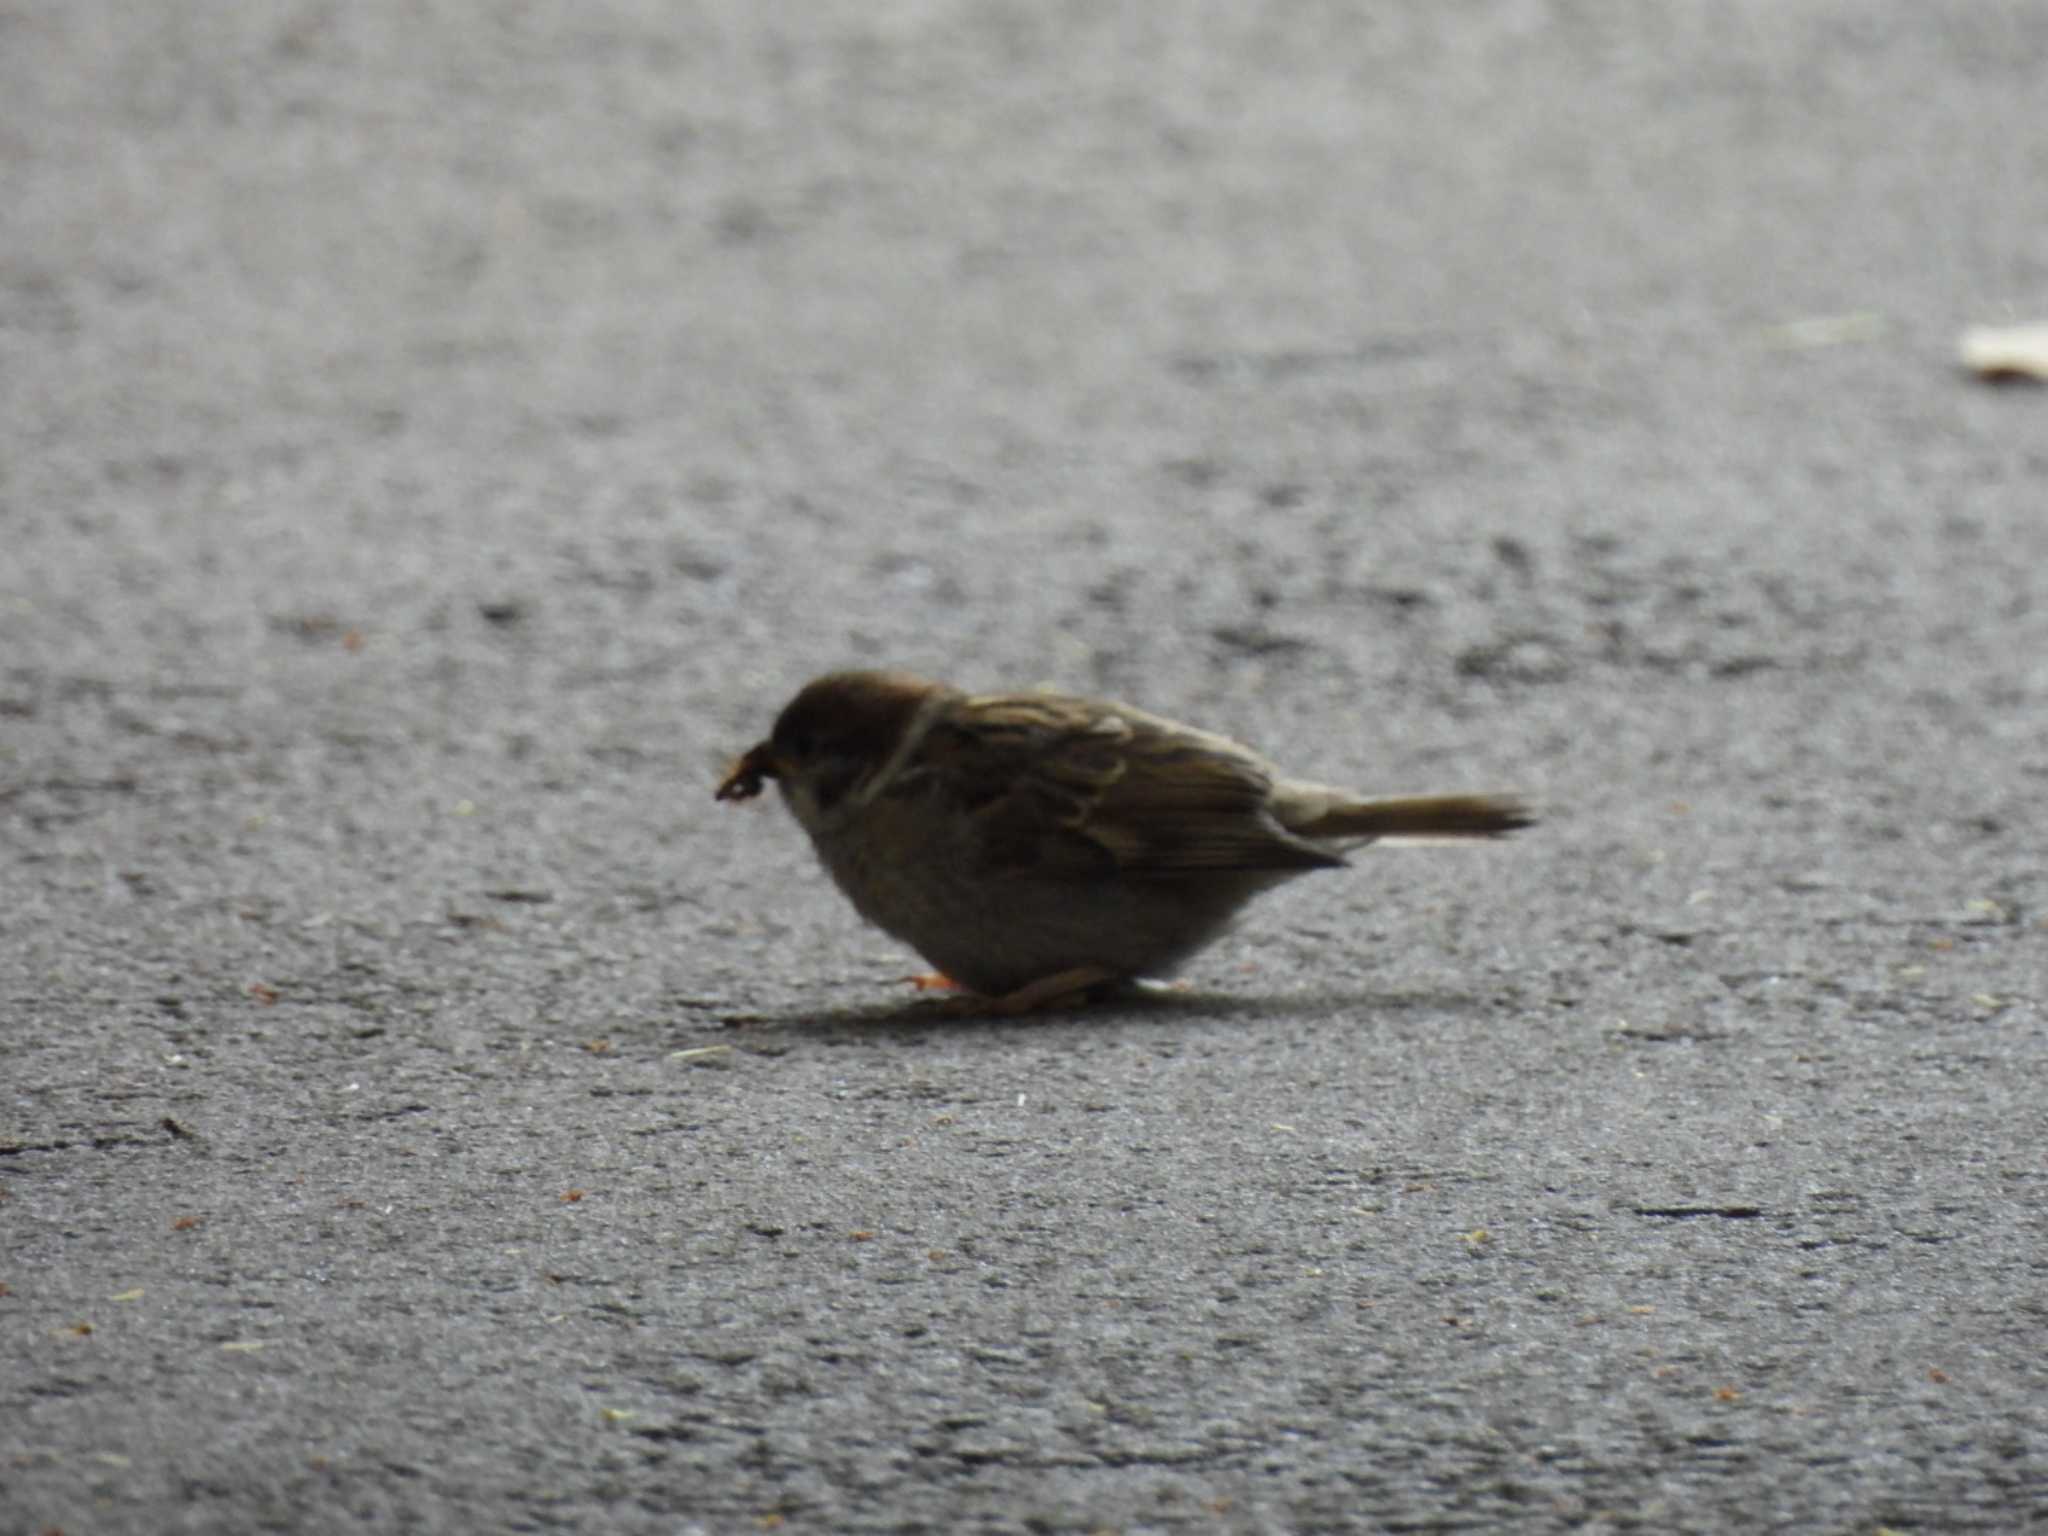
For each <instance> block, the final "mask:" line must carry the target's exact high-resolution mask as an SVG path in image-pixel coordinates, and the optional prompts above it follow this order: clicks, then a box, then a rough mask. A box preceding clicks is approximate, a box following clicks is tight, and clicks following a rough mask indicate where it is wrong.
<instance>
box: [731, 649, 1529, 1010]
mask: <svg viewBox="0 0 2048 1536" xmlns="http://www.w3.org/2000/svg"><path fill="white" fill-rule="evenodd" d="M768 779H774V780H776V781H777V782H778V783H779V784H780V785H781V786H782V796H783V799H784V801H785V802H787V804H788V806H789V808H790V811H791V812H792V813H793V814H794V815H795V816H796V819H797V821H798V822H800V823H801V824H802V826H803V828H804V830H805V831H806V832H808V833H810V835H811V842H812V843H813V844H814V845H815V846H816V848H817V851H818V857H819V858H820V859H821V860H823V861H824V865H825V868H826V869H827V871H829V872H830V874H831V876H832V878H833V879H834V880H835V881H837V882H838V885H839V888H840V889H841V890H842V891H844V892H845V893H846V894H847V896H848V897H850V898H851V899H852V901H853V904H854V906H855V907H857V908H858V909H859V910H860V914H861V916H863V917H865V918H866V919H867V920H868V921H869V922H871V923H873V924H875V926H877V927H878V928H881V929H884V930H885V931H887V932H888V933H891V934H893V935H894V936H895V937H897V938H898V939H901V940H902V941H903V942H904V943H906V944H908V945H909V946H910V947H911V948H912V949H914V950H916V951H917V952H918V953H919V954H920V955H922V956H924V958H925V959H926V960H928V961H930V962H931V963H932V964H933V965H935V966H937V967H938V968H939V970H940V972H941V973H943V979H944V981H943V982H941V983H939V984H944V982H950V983H951V984H953V985H957V986H961V987H965V988H969V989H972V990H973V991H975V992H978V993H981V994H983V995H984V996H985V997H986V998H987V999H988V1000H989V1002H990V1006H992V1007H993V1008H995V1009H997V1010H999V1011H1002V1012H1023V1011H1025V1010H1026V1009H1029V1008H1034V1007H1040V1006H1044V1005H1046V1004H1048V1003H1053V1002H1058V1001H1062V1000H1067V999H1070V998H1072V997H1074V996H1076V995H1079V994H1084V993H1087V992H1090V991H1092V990H1094V989H1096V988H1098V987H1100V986H1102V985H1104V984H1106V983H1112V982H1121V981H1126V980H1130V979H1133V978H1137V977H1152V976H1162V975H1165V974H1167V973H1169V972H1170V971H1172V969H1173V968H1174V967H1175V966H1177V965H1179V964H1180V963H1181V962H1182V961H1184V960H1186V959H1187V958H1188V956H1190V955H1192V954H1193V953H1194V952H1195V951H1196V950H1198V949H1200V948H1202V946H1204V945H1205V944H1208V943H1209V942H1210V941H1212V940H1213V939H1215V938H1216V937H1217V936H1218V935H1219V934H1220V933H1222V932H1223V930H1224V929H1225V928H1226V927H1227V926H1228V925H1229V923H1230V920H1231V919H1232V918H1233V917H1234V916H1235V915H1236V914H1237V911H1238V909H1239V908H1241V907H1242V906H1244V904H1245V903H1246V902H1248V901H1250V900H1251V899H1252V898H1253V897H1254V896H1257V895H1258V894H1259V893H1260V892H1262V891H1267V890H1271V889H1272V888H1273V887H1274V886H1276V885H1280V884H1282V883H1283V882H1285V881H1288V880H1292V879H1294V878H1295V877H1296V876H1297V875H1301V874H1305V873H1307V872H1308V871H1309V870H1313V869H1330V868H1334V867H1337V866H1340V865H1342V864H1343V863H1344V862H1345V860H1344V857H1343V853H1344V851H1345V850H1349V849H1353V848H1358V847H1362V846H1364V845H1365V844H1366V843H1370V842H1376V841H1380V840H1383V839H1388V840H1391V839H1419V840H1437V839H1447V838H1448V839H1469V838H1488V837H1499V836H1501V835H1502V834H1504V833H1508V832H1512V831H1514V830H1515V829H1516V828H1517V827H1525V826H1528V825H1529V824H1530V823H1531V822H1532V820H1533V819H1534V818H1533V817H1532V816H1531V815H1530V814H1529V812H1528V810H1527V809H1526V808H1525V807H1524V806H1523V804H1522V802H1521V801H1519V800H1517V799H1514V798H1512V797H1510V796H1503V795H1414V796H1400V797H1395V798H1390V799H1366V798H1362V797H1360V796H1357V795H1353V794H1349V793H1347V792H1345V791H1343V790H1340V789H1332V788H1330V787H1328V786H1327V785H1322V784H1311V783H1308V782H1306V781H1304V780H1300V779H1289V778H1284V777H1282V776H1281V774H1280V772H1279V770H1278V769H1276V768H1275V767H1274V766H1273V764H1271V763H1269V762H1268V761H1266V759H1265V758H1263V757H1261V756H1259V755H1258V754H1257V753H1256V752H1253V751H1251V750H1250V749H1249V748H1246V747H1242V746H1239V745H1238V744H1237V743H1236V742H1234V741H1231V740H1229V739H1228V738H1226V737H1222V736H1216V735H1212V734H1210V733H1209V732H1207V731H1198V730H1195V729H1193V728H1191V727H1189V726H1185V725H1178V724H1175V723H1174V722H1173V721H1171V720H1164V719H1161V718H1160V717H1159V716H1157V715H1151V714H1147V713H1145V712H1144V711H1143V710H1138V709H1132V708H1130V707H1129V706H1128V705H1124V704H1113V703H1109V702H1107V701H1105V700H1101V699H1089V698H1080V697H1076V696H1073V695H1069V694H1059V693H984V694H967V693H962V692H961V691H959V690H958V689H956V688H948V687H946V686H945V685H943V684H940V683H934V682H929V681H927V680H925V679H924V678H921V677H913V676H911V675H910V674H908V673H904V672H834V673H831V674H829V675H828V676H825V677H821V678H819V679H817V680H816V681H815V682H812V683H810V684H809V685H808V686H806V687H805V688H804V690H803V691H802V692H801V693H799V694H798V695H797V696H796V698H795V699H793V700H791V702H790V703H789V705H788V707H787V708H785V709H784V710H783V711H782V714H781V715H780V716H779V717H778V718H777V719H776V722H775V729H774V731H773V733H772V734H770V736H769V737H768V739H767V740H766V741H764V742H762V743H760V745H758V746H756V747H754V748H753V749H752V750H750V751H749V752H747V754H746V755H745V756H743V757H741V758H740V759H739V761H738V762H736V763H734V764H733V766H732V769H731V771H730V772H728V773H727V774H726V776H725V778H724V780H723V781H722V782H721V783H720V784H719V786H718V798H719V799H720V800H749V799H752V798H753V797H754V796H756V795H758V794H760V793H761V788H762V784H763V782H764V781H765V780H768Z"/></svg>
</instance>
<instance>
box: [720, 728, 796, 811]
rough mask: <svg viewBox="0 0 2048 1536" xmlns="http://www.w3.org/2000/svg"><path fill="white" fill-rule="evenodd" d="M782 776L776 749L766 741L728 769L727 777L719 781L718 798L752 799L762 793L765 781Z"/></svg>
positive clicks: (750, 750)
mask: <svg viewBox="0 0 2048 1536" xmlns="http://www.w3.org/2000/svg"><path fill="white" fill-rule="evenodd" d="M781 777H782V765H781V764H780V763H779V762H777V761H776V758H775V749H774V748H773V747H772V746H770V745H769V743H767V742H765V741H764V742H762V743H760V745H758V746H755V747H752V748H750V749H749V750H748V751H747V753H746V755H745V756H744V757H741V758H740V759H739V760H738V761H736V762H735V763H734V764H733V765H732V766H731V767H730V768H728V769H726V771H725V777H724V778H722V779H720V780H719V781H718V798H719V799H720V800H751V799H753V798H754V796H756V795H758V794H760V793H761V786H762V784H763V783H764V782H765V781H767V780H769V779H779V778H781Z"/></svg>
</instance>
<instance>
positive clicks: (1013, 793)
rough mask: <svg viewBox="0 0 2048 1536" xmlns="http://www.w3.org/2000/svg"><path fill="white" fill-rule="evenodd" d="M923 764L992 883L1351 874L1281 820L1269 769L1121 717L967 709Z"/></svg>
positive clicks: (1205, 738)
mask: <svg viewBox="0 0 2048 1536" xmlns="http://www.w3.org/2000/svg"><path fill="white" fill-rule="evenodd" d="M921 756H922V757H923V759H924V765H925V766H924V767H923V769H921V770H920V774H921V775H924V774H928V775H930V779H929V782H928V783H927V784H926V785H925V786H924V788H925V790H926V791H927V792H929V793H933V794H935V795H939V796H942V797H943V798H945V799H947V800H949V801H951V802H952V803H953V805H954V806H955V807H957V808H958V809H959V810H961V811H964V812H965V813H966V814H967V815H968V816H969V817H971V818H972V819H973V821H974V823H975V824H976V826H977V827H978V829H979V839H978V843H979V848H980V851H981V855H982V857H983V858H984V860H985V861H986V863H987V865H988V867H989V868H990V869H991V870H992V871H996V872H1007V871H1018V872H1022V871H1027V870H1028V871H1032V872H1035V873H1039V874H1061V873H1070V874H1073V875H1075V876H1085V875H1093V876H1096V877H1098V878H1099V877H1101V876H1102V875H1105V874H1111V873H1118V872H1120V873H1123V874H1125V875H1130V876H1134V877H1141V878H1142V877H1160V878H1170V877H1173V876H1175V875H1180V874H1188V873H1193V872H1197V871H1218V870H1247V871H1249V870H1275V871H1279V870H1304V869H1318V868H1323V867H1326V866H1329V865H1333V864H1341V863H1342V862H1343V860H1342V859H1341V858H1339V857H1338V856H1337V855H1335V854H1333V853H1330V852H1329V851H1327V850H1325V849H1323V848H1320V847H1318V846H1316V845H1315V844H1314V843H1312V842H1309V841H1308V840H1306V839H1304V838H1299V837H1296V836H1294V835H1293V834H1291V833H1289V832H1288V831H1286V829H1285V828H1283V827H1282V826H1281V825H1280V824H1279V823H1278V822H1277V821H1276V820H1275V819H1274V818H1273V816H1272V814H1271V812H1270V810H1269V809H1268V799H1269V796H1270V795H1271V792H1272V787H1273V771H1272V769H1271V767H1270V766H1269V765H1268V764H1267V763H1266V762H1265V761H1264V759H1262V758H1260V757H1258V756H1257V755H1256V754H1255V753H1252V752H1249V751H1247V750H1246V749H1245V748H1243V747H1241V746H1239V745H1237V743H1235V742H1232V741H1229V740H1227V739H1225V738H1224V737H1221V736H1212V735H1209V734H1208V733H1206V732H1202V731H1195V730H1190V729H1188V728H1187V727H1185V726H1180V725H1176V724H1174V723H1173V722H1172V721H1169V720H1162V719H1160V718H1159V717H1158V716H1155V715H1148V714H1146V713H1145V712H1143V711H1142V710H1135V709H1130V708H1127V707H1125V706H1123V705H1115V704H1103V703H1100V702H1097V701H1095V700H1090V699H1079V698H1073V697H1069V696H1067V695H1063V694H1051V693H1020V694H998V695H983V696H980V697H976V698H970V699H967V700H965V701H963V702H962V704H961V705H960V706H959V707H957V708H956V709H954V710H953V711H950V712H949V713H948V714H947V715H946V716H945V717H944V718H942V719H941V720H939V721H938V722H936V723H935V724H934V726H933V728H932V734H931V736H930V737H929V738H928V739H927V742H926V743H925V750H924V752H923V753H921ZM905 787H906V788H908V787H909V786H908V785H907V784H906V786H905Z"/></svg>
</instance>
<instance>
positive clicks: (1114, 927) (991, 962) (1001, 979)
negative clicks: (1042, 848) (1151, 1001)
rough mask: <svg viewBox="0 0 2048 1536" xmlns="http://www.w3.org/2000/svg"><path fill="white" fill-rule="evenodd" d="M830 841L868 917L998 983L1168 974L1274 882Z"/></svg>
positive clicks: (948, 966)
mask: <svg viewBox="0 0 2048 1536" xmlns="http://www.w3.org/2000/svg"><path fill="white" fill-rule="evenodd" d="M818 852H819V854H820V856H821V858H822V859H823V861H824V864H825V867H826V868H827V869H828V870H829V871H830V872H831V875H832V878H833V880H834V881H835V882H836V883H837V884H838V886H839V888H840V889H841V890H842V891H844V892H845V893H846V895H847V896H848V898H849V899H850V900H851V901H852V902H853V904H854V906H855V908H856V909H857V910H858V911H859V912H860V914H861V916H863V917H865V918H866V919H867V920H868V921H869V922H871V923H873V924H874V925H875V926H876V927H878V928H881V929H883V930H884V931H885V932H887V933H890V934H892V935H893V936H895V937H896V938H898V939H900V940H902V941H903V942H904V943H905V944H908V945H909V946H910V947H911V948H912V949H915V950H916V951H917V952H918V953H919V954H920V955H922V956H923V957H924V958H925V959H926V960H927V961H929V962H930V963H931V964H932V965H933V966H935V967H936V968H937V969H939V970H940V971H942V972H944V973H945V974H946V975H947V976H949V977H951V978H952V979H953V980H954V981H957V982H959V983H960V984H961V985H963V986H967V987H971V988H973V989H974V990H975V991H977V992H984V993H990V994H1001V993H1005V992H1011V991H1015V990H1016V989H1017V988H1019V987H1022V986H1025V985H1028V984H1029V983H1031V982H1033V981H1036V980H1038V979H1040V978H1041V977H1044V976H1050V975H1054V974H1056V973H1058V972H1061V971H1068V970H1074V969H1076V968H1078V967H1082V966H1100V967H1104V968H1107V969H1109V970H1111V971H1114V972H1116V973H1117V974H1119V975H1125V976H1161V975H1165V974H1167V973H1168V972H1170V971H1171V970H1172V969H1174V967H1175V966H1177V965H1178V964H1179V963H1180V962H1181V961H1183V960H1185V959H1186V958H1187V957H1188V956H1189V955H1190V954H1192V953H1193V952H1194V951H1195V950H1197V949H1200V948H1201V947H1202V946H1203V945H1205V944H1207V943H1209V942H1210V941H1211V940H1213V939H1214V938H1216V936H1217V935H1218V934H1220V933H1221V932H1222V931H1223V930H1224V928H1226V927H1227V926H1228V925H1229V922H1230V919H1231V917H1232V916H1233V915H1234V914H1235V912H1236V910H1237V909H1238V908H1239V907H1240V906H1241V905H1243V903H1244V902H1245V901H1246V900H1248V899H1249V898H1250V897H1251V896H1252V895H1254V894H1256V892H1257V890H1259V889H1262V888H1264V886H1265V885H1267V884H1269V883H1271V882H1270V881H1266V880H1260V881H1257V882H1256V883H1253V884H1248V885H1247V886H1246V887H1245V888H1241V889H1227V888H1223V887H1219V886H1218V885H1217V884H1216V883H1215V882H1214V881H1213V880H1212V881H1209V882H1205V883H1203V884H1200V885H1198V884H1196V883H1194V882H1188V881H1159V880H1148V881H1133V880H1129V879H1124V878H1119V877H1115V876H1104V877H1100V878H1074V877H1071V876H1068V877H1057V878H1055V877H1045V876H1033V875H1032V874H1031V873H1030V872H1028V871H1022V872H1020V871H1004V872H1002V873H999V874H990V873H987V872H985V871H977V870H975V869H974V868H973V867H972V866H971V865H970V863H969V861H968V860H967V859H966V858H965V857H963V856H962V855H961V854H960V852H959V851H958V850H951V849H946V848H928V849H926V850H924V852H925V857H923V858H922V859H920V860H918V861H916V862H915V863H912V862H910V861H906V860H905V859H903V858H902V857H901V856H900V850H898V851H896V852H895V853H893V854H892V855H889V856H878V855H877V854H876V853H874V852H873V851H871V850H870V849H868V848H866V847H864V846H863V845H862V844H861V842H860V841H859V840H845V841H840V840H833V841H832V842H830V843H829V844H828V843H827V842H824V841H821V842H820V843H819V845H818Z"/></svg>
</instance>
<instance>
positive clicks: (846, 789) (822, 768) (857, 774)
mask: <svg viewBox="0 0 2048 1536" xmlns="http://www.w3.org/2000/svg"><path fill="white" fill-rule="evenodd" d="M860 779H861V764H860V762H859V761H858V760H857V759H854V758H850V757H840V758H833V759H831V760H830V761H828V762H823V763H820V764H818V766H817V767H816V768H814V769H812V770H811V774H810V780H811V795H812V797H813V798H814V799H815V800H816V801H817V803H818V809H819V810H821V811H829V810H831V809H832V808H833V807H834V806H835V805H837V804H839V802H840V801H842V800H844V799H845V798H846V797H847V796H848V795H849V794H851V793H852V792H853V787H854V785H856V784H858V783H859V782H860Z"/></svg>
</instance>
